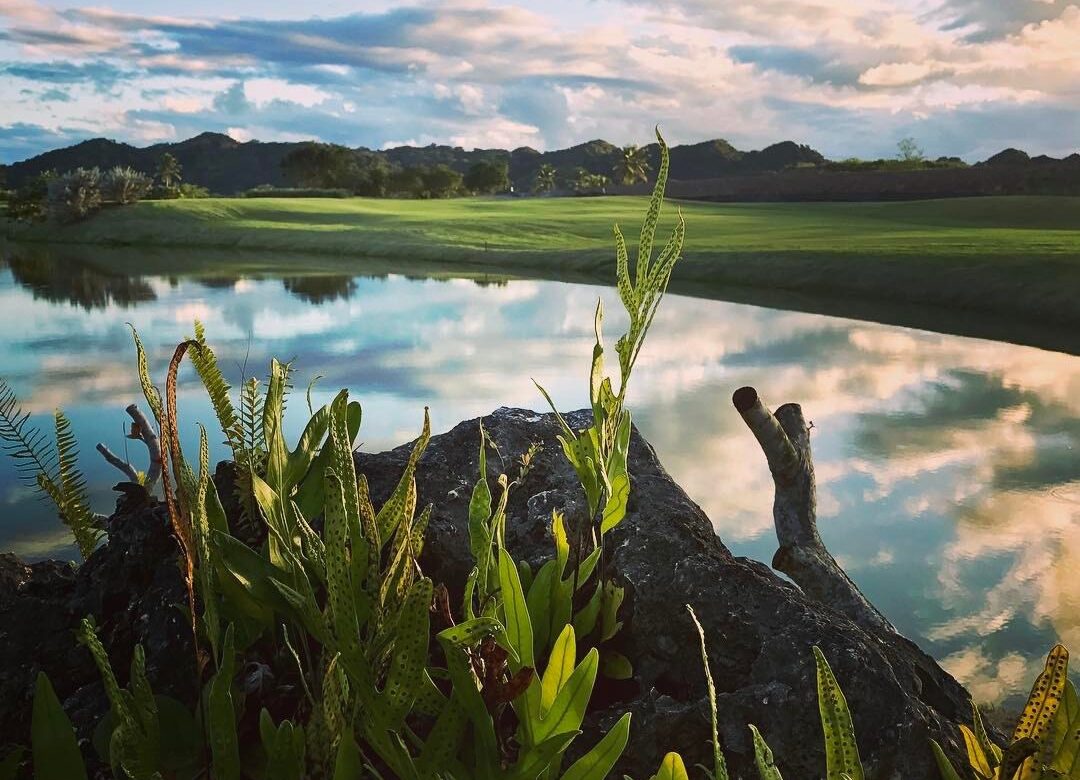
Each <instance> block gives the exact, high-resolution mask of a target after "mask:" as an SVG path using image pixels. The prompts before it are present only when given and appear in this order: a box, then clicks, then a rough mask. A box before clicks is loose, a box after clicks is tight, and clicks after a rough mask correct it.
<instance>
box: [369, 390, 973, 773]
mask: <svg viewBox="0 0 1080 780" xmlns="http://www.w3.org/2000/svg"><path fill="white" fill-rule="evenodd" d="M568 419H569V421H570V424H571V425H572V426H584V425H585V424H587V422H588V417H587V416H585V415H583V414H582V413H580V412H579V413H575V414H572V415H570V416H569V418H568ZM483 423H484V428H485V429H486V430H487V432H488V434H489V435H490V436H491V438H492V439H493V441H494V442H495V443H496V444H497V446H498V448H499V451H500V452H501V453H502V457H503V459H504V463H505V465H503V464H500V463H499V462H498V458H492V457H490V456H489V458H488V465H489V477H491V478H494V477H496V476H497V475H498V473H500V471H503V470H506V471H510V472H511V476H513V473H512V466H513V461H514V460H515V459H516V458H517V457H518V456H519V455H520V454H521V453H523V452H524V451H525V450H526V449H527V447H528V446H529V443H530V442H532V441H534V440H538V441H541V442H542V443H543V450H542V451H541V453H540V454H539V455H538V456H537V458H536V461H535V465H534V467H533V469H532V471H531V472H530V474H529V475H528V477H527V478H526V480H525V482H524V484H523V485H522V486H521V487H519V488H518V489H517V490H516V491H515V492H514V493H513V494H512V497H511V500H510V503H509V507H508V545H509V546H510V548H511V551H512V552H513V553H514V554H515V556H516V557H518V558H523V559H525V560H528V561H530V562H531V563H532V564H533V565H534V567H535V565H536V563H537V562H539V561H541V560H543V559H545V558H547V557H549V556H550V554H551V540H550V537H549V534H548V533H547V531H546V528H547V526H548V524H549V523H550V520H551V514H550V512H551V509H552V508H563V509H566V510H568V512H569V514H570V516H573V514H574V513H575V512H577V511H579V507H580V503H581V499H580V487H579V486H578V483H577V479H576V476H575V475H574V472H573V470H572V469H571V468H570V466H569V465H568V464H567V462H566V461H565V459H564V457H563V455H562V451H561V448H560V446H559V444H558V442H557V441H556V438H555V437H556V435H557V433H558V427H557V424H556V421H555V419H554V417H553V416H552V415H539V414H536V413H533V412H528V411H523V410H516V409H499V410H498V411H496V412H495V413H494V414H492V415H490V416H488V417H485V418H483ZM478 441H479V434H478V427H477V421H475V420H473V421H470V422H465V423H461V424H460V425H458V426H457V427H455V428H454V429H453V430H451V431H449V432H448V433H446V434H444V435H442V436H436V437H434V438H433V439H432V441H431V444H430V445H429V447H428V450H427V452H426V453H425V455H424V458H423V460H421V462H420V469H419V473H418V475H417V487H418V492H419V498H420V502H421V503H422V504H427V503H433V504H434V505H435V509H434V514H433V515H432V519H431V525H430V528H429V532H428V537H427V542H426V544H425V548H424V560H423V561H422V565H423V568H424V570H425V572H427V573H428V574H429V575H430V576H432V577H433V578H434V579H435V580H436V581H442V582H445V583H447V584H448V585H449V586H450V587H451V590H452V591H453V590H458V589H460V586H461V583H462V581H463V579H464V577H465V576H466V574H467V573H468V571H469V570H470V568H471V567H472V561H471V558H470V556H469V553H468V532H467V526H466V517H467V512H468V503H469V494H470V491H471V487H472V484H473V483H474V482H475V481H476V475H477V466H478V450H477V448H478ZM748 446H751V445H749V444H748ZM410 449H411V445H406V446H403V447H400V448H398V449H396V450H393V451H391V452H389V453H383V454H380V455H370V454H359V455H358V456H357V468H358V470H360V471H363V472H364V473H365V474H366V475H367V476H368V479H369V481H370V485H371V489H372V494H373V497H374V498H375V499H376V501H377V502H379V501H382V500H384V499H385V498H386V497H387V496H388V495H389V493H390V491H391V490H392V488H393V486H394V484H396V481H397V478H398V476H399V475H400V473H401V469H402V467H403V466H404V464H405V461H406V459H407V457H408V453H409V451H410ZM630 471H631V474H632V477H633V480H632V481H633V491H632V496H631V502H630V507H629V512H628V515H627V518H626V520H625V521H624V522H623V524H622V525H621V526H619V528H617V529H616V530H615V531H614V532H613V533H612V534H611V536H610V537H609V538H610V547H609V549H610V551H611V554H610V556H609V565H610V571H611V572H613V573H614V575H615V576H616V577H617V578H618V579H619V581H620V582H621V583H622V584H623V585H624V586H625V587H626V589H627V598H626V602H625V603H624V605H623V609H622V619H623V620H624V621H625V627H624V628H623V630H622V632H621V633H620V634H619V635H618V637H617V638H616V646H617V649H619V650H620V651H621V652H623V653H624V654H626V655H627V656H628V657H629V659H630V660H631V662H632V663H633V665H634V683H635V685H634V686H631V687H630V692H629V693H628V692H627V690H626V688H625V687H623V688H622V689H621V690H620V691H619V692H618V693H617V694H615V695H611V693H610V691H607V690H604V686H610V684H609V683H604V682H601V683H600V686H601V688H600V689H599V690H598V691H597V694H598V696H597V698H598V699H599V700H601V701H605V702H607V703H606V705H605V708H604V709H603V710H602V711H599V712H595V713H593V714H592V715H591V716H590V721H589V722H590V724H591V731H592V732H593V734H594V735H595V733H597V730H603V729H606V728H607V727H608V726H610V725H611V724H612V723H613V722H614V720H615V719H616V717H617V716H618V715H619V714H620V713H622V712H625V711H627V710H629V711H630V712H632V713H634V721H633V731H632V737H631V740H630V744H629V746H628V748H627V752H626V755H625V757H624V759H623V761H622V762H621V763H620V765H619V767H618V769H619V770H620V771H623V772H626V773H628V774H630V775H632V776H635V777H643V776H644V777H648V776H649V775H650V774H651V773H652V772H654V771H655V770H656V767H657V766H658V764H659V761H660V759H661V757H662V756H663V755H664V753H666V752H667V751H669V750H678V751H680V752H682V753H683V757H684V758H685V759H686V760H687V764H688V765H690V764H692V763H694V762H698V761H700V762H702V763H708V762H709V761H710V759H709V755H708V754H709V748H708V745H707V741H708V739H709V736H708V735H709V714H708V712H709V711H708V705H707V700H706V698H705V697H706V692H705V680H704V674H703V671H702V666H701V659H700V655H699V645H698V641H697V635H696V633H695V630H694V628H693V625H692V623H691V621H690V619H689V616H688V615H687V613H686V611H685V609H684V607H683V605H684V604H691V605H693V607H694V609H695V610H696V611H697V613H698V616H699V618H700V620H701V622H702V624H703V625H704V627H705V631H706V635H707V638H708V646H709V663H710V667H711V669H712V674H713V677H714V678H715V681H716V686H717V690H718V692H719V712H720V723H721V735H722V739H723V742H724V745H725V748H726V752H727V755H728V759H729V764H730V766H731V767H732V769H733V776H735V777H738V776H740V775H741V776H743V777H756V772H755V770H754V769H753V767H752V757H753V750H752V746H751V743H750V732H749V730H748V729H747V727H746V724H747V723H754V724H755V725H757V726H758V728H759V729H761V731H762V733H763V734H764V735H765V737H766V739H767V740H768V741H769V744H770V746H771V747H772V748H773V750H774V752H775V753H776V756H777V761H778V764H779V766H780V768H781V770H782V771H783V772H784V774H785V777H793V778H811V777H818V776H821V775H822V774H823V772H824V768H825V757H824V750H823V746H822V737H821V726H820V724H819V721H818V717H817V692H816V686H815V671H814V661H813V656H812V652H811V647H812V646H813V645H818V646H820V647H821V648H822V650H823V651H824V653H825V656H826V658H827V659H828V660H829V663H830V664H831V665H832V667H833V670H834V672H835V673H836V676H837V679H838V680H839V681H840V684H841V686H842V687H843V689H844V692H845V693H846V695H847V699H848V702H849V704H850V707H851V709H852V712H853V716H854V720H855V724H856V730H857V732H858V739H859V746H860V750H861V753H862V756H863V760H864V763H865V764H866V768H867V777H868V778H875V779H880V780H884V779H885V778H905V780H909V779H910V778H932V777H936V776H937V769H936V767H935V765H934V760H933V756H932V754H931V752H930V748H929V745H928V741H927V740H928V739H929V738H930V737H934V738H936V739H937V740H938V741H939V742H942V744H944V745H946V746H947V749H948V750H949V751H950V752H951V753H953V754H954V755H956V756H957V757H959V750H960V747H959V745H958V743H957V736H958V734H957V731H956V728H955V724H956V723H958V722H966V721H967V720H968V719H969V713H970V704H969V702H970V698H969V696H968V694H967V692H966V691H965V690H964V689H963V688H962V687H961V686H960V684H959V683H957V682H956V681H955V680H954V679H953V678H952V677H950V676H949V675H948V674H946V673H945V672H944V671H943V670H942V669H941V668H940V667H939V666H938V665H937V664H936V663H935V662H934V661H933V659H931V658H930V657H928V656H927V655H926V654H924V653H923V652H922V651H920V650H919V648H918V647H916V646H915V645H914V644H913V643H912V642H909V641H908V640H906V639H904V638H902V637H900V636H897V635H896V634H892V633H884V632H883V633H880V634H878V633H869V632H867V631H866V630H864V629H861V628H859V627H857V626H856V625H855V624H853V623H852V622H850V621H849V620H848V619H847V618H845V617H843V616H841V615H840V614H838V613H836V612H834V611H833V610H831V609H830V608H828V607H827V606H824V605H822V604H819V603H815V602H812V601H809V600H807V599H806V598H805V597H804V596H803V595H802V593H801V592H800V591H799V590H798V589H797V588H795V586H793V585H791V584H790V583H788V582H787V581H786V580H783V579H781V578H780V577H779V576H777V575H776V574H775V573H773V572H772V570H770V569H769V568H768V567H766V566H764V565H763V564H761V563H758V562H756V561H751V560H747V559H744V558H736V557H734V556H732V554H731V552H730V551H729V550H728V549H727V548H726V547H725V546H724V544H723V542H721V541H720V539H719V538H718V537H717V536H716V535H715V534H714V533H713V530H712V524H711V523H710V522H709V519H708V518H707V517H706V516H705V514H704V513H703V512H702V511H701V509H700V508H699V507H698V506H697V505H696V504H694V503H693V502H692V501H691V500H690V499H689V498H688V497H687V495H686V493H684V492H683V490H682V489H681V488H680V487H679V486H678V485H677V484H676V483H675V482H674V481H673V480H672V479H671V477H670V476H668V474H667V473H666V472H665V471H664V469H663V467H662V466H661V465H660V462H659V460H658V459H657V457H656V454H655V452H654V451H653V450H652V448H651V447H650V446H649V444H648V443H647V442H645V441H644V440H643V439H642V438H641V437H640V436H639V435H638V434H637V433H636V432H635V434H634V437H633V439H632V440H631V445H630ZM492 485H494V479H492ZM736 489H737V488H736ZM762 511H763V512H764V511H768V507H762ZM620 699H621V700H620ZM958 760H959V759H958Z"/></svg>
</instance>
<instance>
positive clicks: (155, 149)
mask: <svg viewBox="0 0 1080 780" xmlns="http://www.w3.org/2000/svg"><path fill="white" fill-rule="evenodd" d="M298 146H300V143H297V142H293V143H264V142H261V141H247V142H244V143H241V142H239V141H236V140H234V139H232V138H230V137H229V136H227V135H222V134H221V133H202V134H201V135H197V136H195V137H194V138H189V139H187V140H186V141H180V142H178V143H162V144H154V145H153V146H147V147H135V146H131V145H130V144H126V143H120V142H118V141H111V140H109V139H106V138H94V139H91V140H89V141H83V142H82V143H79V144H76V145H74V146H69V147H66V148H64V149H55V150H53V151H51V152H45V153H44V154H40V155H38V156H36V157H32V158H30V159H29V160H24V161H22V162H17V163H14V164H13V165H10V166H8V167H7V180H8V185H9V186H12V187H17V186H19V184H21V183H22V182H24V181H26V180H27V179H29V178H31V177H33V176H36V175H38V174H39V173H44V172H45V171H51V170H55V171H68V170H72V169H73V168H79V167H84V168H90V167H98V168H111V167H112V166H115V165H129V166H131V167H133V168H137V169H139V170H142V171H153V170H154V168H155V167H156V166H157V163H158V160H160V159H161V156H162V155H163V154H165V153H166V152H168V153H170V154H172V155H173V156H174V157H176V159H177V160H179V161H180V165H181V166H183V169H184V181H187V182H190V183H192V184H198V185H201V186H203V187H206V188H208V189H209V190H210V191H211V192H214V193H219V194H232V193H236V192H242V191H243V190H246V189H250V188H252V187H257V186H259V185H261V184H269V185H273V186H285V185H286V184H287V182H286V180H285V176H284V174H283V173H282V169H281V161H282V159H283V158H284V157H285V155H287V154H288V153H289V152H290V151H292V150H293V149H295V148H297V147H298ZM646 149H647V151H648V154H649V157H650V160H652V162H653V165H654V167H655V164H656V162H657V161H658V160H659V150H658V149H657V147H656V145H655V144H652V145H650V146H648V147H646ZM358 151H362V152H365V153H368V154H373V155H377V156H379V157H382V158H383V159H385V160H386V161H387V162H388V163H390V165H392V166H394V167H410V166H432V165H448V166H449V167H451V168H453V169H454V170H457V171H460V172H461V173H464V172H466V171H467V170H468V169H469V167H470V166H471V165H473V164H475V163H477V162H481V161H488V160H505V161H506V162H508V163H509V165H510V178H511V180H512V181H513V183H514V185H515V187H516V188H517V189H519V190H521V189H528V188H529V186H530V185H531V182H532V179H533V176H534V175H535V173H536V170H537V169H538V168H539V167H540V166H541V165H544V164H550V165H553V166H555V168H557V169H559V170H566V171H569V170H573V169H576V168H584V169H586V170H587V171H589V172H590V173H602V174H608V175H610V174H611V170H612V167H613V166H614V164H615V160H616V159H617V158H618V156H619V155H620V154H621V151H620V149H619V147H618V146H615V145H614V144H611V143H608V142H607V141H602V140H595V141H589V142H587V143H583V144H578V145H576V146H572V147H570V148H568V149H557V150H553V151H549V152H540V151H537V150H536V149H531V148H529V147H520V148H518V149H514V150H513V151H507V150H505V149H472V150H466V149H462V148H461V147H459V146H440V145H435V144H432V145H430V146H420V147H417V146H399V147H396V148H392V149H385V150H381V151H372V150H368V149H363V148H361V149H359V150H358ZM671 160H672V162H671V165H672V177H673V178H676V179H708V178H714V177H717V176H725V175H728V174H731V173H748V172H752V171H763V170H765V171H780V170H782V169H783V168H785V167H787V166H788V165H791V164H795V163H811V164H817V163H821V162H824V160H825V158H824V157H823V156H822V155H821V154H819V153H818V152H816V151H814V150H813V149H811V148H810V147H808V146H799V145H797V144H795V143H793V142H790V141H787V142H784V143H779V144H774V145H773V146H770V147H767V148H766V149H763V150H761V151H754V152H740V151H738V150H736V149H735V148H734V147H732V146H731V144H729V143H728V142H727V141H723V140H715V141H706V142H704V143H700V144H693V145H687V146H676V147H674V148H673V149H672V156H671Z"/></svg>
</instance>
